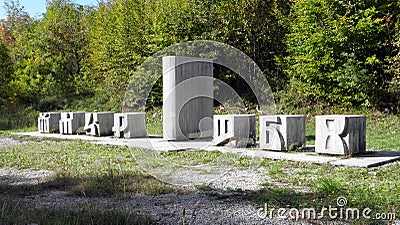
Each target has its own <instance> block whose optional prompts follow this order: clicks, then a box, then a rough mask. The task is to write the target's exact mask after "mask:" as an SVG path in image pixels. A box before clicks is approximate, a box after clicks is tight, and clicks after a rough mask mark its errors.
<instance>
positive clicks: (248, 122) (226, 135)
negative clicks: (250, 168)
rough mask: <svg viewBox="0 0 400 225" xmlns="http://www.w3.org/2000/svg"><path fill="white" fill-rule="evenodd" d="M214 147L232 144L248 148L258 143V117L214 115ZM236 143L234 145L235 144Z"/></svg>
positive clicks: (251, 115) (248, 115) (250, 115)
mask: <svg viewBox="0 0 400 225" xmlns="http://www.w3.org/2000/svg"><path fill="white" fill-rule="evenodd" d="M213 121H214V137H213V144H214V145H224V144H226V143H228V142H231V145H233V146H234V147H246V146H247V145H249V144H255V141H256V116H255V115H253V114H228V115H214V120H213ZM233 142H234V143H233Z"/></svg>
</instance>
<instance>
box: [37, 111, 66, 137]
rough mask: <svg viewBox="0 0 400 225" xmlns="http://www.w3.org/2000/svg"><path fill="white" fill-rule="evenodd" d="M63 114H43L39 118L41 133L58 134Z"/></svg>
mask: <svg viewBox="0 0 400 225" xmlns="http://www.w3.org/2000/svg"><path fill="white" fill-rule="evenodd" d="M60 118H61V114H60V113H58V112H41V113H39V117H38V129H39V132H41V133H58V132H59V121H60Z"/></svg>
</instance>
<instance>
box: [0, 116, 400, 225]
mask: <svg viewBox="0 0 400 225" xmlns="http://www.w3.org/2000/svg"><path fill="white" fill-rule="evenodd" d="M160 117H161V114H160V113H157V112H152V114H150V115H148V124H149V128H148V129H149V133H151V134H160V131H161V130H160V127H161V120H160V119H159V118H160ZM367 118H368V119H367V148H368V149H374V150H391V151H400V137H399V134H400V127H399V123H400V117H399V116H395V115H387V114H380V113H375V114H373V113H371V114H368V115H367ZM313 126H314V122H313V120H312V119H310V121H308V122H307V140H308V144H313V141H312V140H313V137H314V135H315V134H314V130H313ZM3 135H9V132H3ZM28 141H29V142H28V143H30V144H25V145H17V146H11V147H0V167H1V168H11V167H12V168H19V169H33V170H40V169H45V170H50V171H53V172H54V175H53V176H52V177H51V179H49V180H48V181H46V182H44V183H42V184H40V185H31V186H29V185H26V186H22V187H18V188H15V187H13V186H11V185H7V184H1V185H0V193H3V196H7V197H3V198H2V199H1V200H0V207H1V206H2V207H1V208H0V210H1V211H0V223H2V222H5V223H10V222H15V223H21V224H23V223H28V222H29V221H32V218H34V221H38V222H39V224H52V223H53V224H54V223H56V224H70V223H75V222H73V221H78V222H77V223H76V224H78V223H81V224H85V223H94V224H101V223H103V224H108V223H120V224H139V223H144V224H146V223H148V222H149V221H150V218H147V217H145V216H141V215H137V214H134V213H131V212H125V211H124V210H122V209H121V210H119V209H113V210H104V209H101V208H98V207H97V206H92V205H88V206H85V207H83V208H77V209H70V210H67V211H63V212H62V213H60V212H59V211H57V209H35V210H34V209H24V207H20V205H19V204H22V203H20V202H16V200H15V198H16V197H17V196H28V195H32V194H40V193H43V192H45V191H49V190H63V191H67V192H68V193H69V194H70V195H71V196H84V197H110V198H119V199H124V198H129V197H130V196H132V195H135V194H138V193H140V194H146V195H159V194H164V193H170V192H180V193H181V192H185V190H184V189H182V188H180V187H177V186H172V185H168V184H165V183H163V182H160V181H158V180H156V179H154V178H153V177H151V176H149V175H147V174H146V173H145V172H144V171H143V170H142V169H141V168H140V167H139V166H138V164H137V163H136V161H135V159H134V157H133V154H132V152H131V150H130V149H129V148H126V147H111V146H98V145H94V144H90V143H87V142H82V141H46V140H40V139H29V140H28ZM32 143H35V144H32ZM162 154H163V157H165V158H166V159H168V160H170V161H173V162H175V163H176V164H179V165H184V164H185V163H190V164H191V165H193V164H202V163H210V162H213V161H215V160H216V159H218V157H219V156H220V154H221V153H219V152H204V151H197V150H194V151H190V152H170V153H162ZM226 158H228V159H231V160H230V161H229V160H228V161H227V162H228V163H230V165H231V166H234V167H236V168H237V169H241V170H242V169H249V168H251V167H252V166H253V164H255V163H254V162H252V160H253V159H250V158H243V157H240V158H237V156H234V155H228V156H226ZM257 163H258V164H259V165H260V166H261V167H263V168H264V169H265V171H266V172H265V176H266V177H268V182H266V183H264V184H263V188H262V189H261V190H259V191H254V192H251V193H248V198H249V199H251V200H252V201H254V202H255V203H256V204H259V205H260V206H263V205H264V204H266V203H267V204H268V205H270V206H271V207H275V208H280V207H289V208H291V207H295V208H298V209H302V208H308V207H314V208H316V209H321V208H322V207H327V206H328V205H332V206H336V200H337V199H338V198H339V197H345V198H346V199H347V205H346V207H354V208H359V209H364V208H367V207H368V208H371V210H372V213H371V216H372V217H373V216H374V215H375V214H376V213H397V216H400V192H399V190H400V172H399V171H400V164H399V163H393V164H391V165H389V166H386V167H382V168H375V169H361V168H347V167H337V166H329V165H316V164H309V163H299V162H288V161H281V160H268V159H265V160H262V161H260V162H257ZM277 183H279V184H285V185H286V186H285V187H284V188H283V187H281V186H279V185H277ZM294 187H302V188H303V189H304V190H307V191H298V190H297V189H295V188H294ZM199 188H200V189H201V190H203V191H207V188H204V187H199ZM48 215H50V216H48ZM102 221H104V222H102ZM387 222H388V221H387V220H374V219H370V220H357V221H351V223H356V224H357V223H360V224H362V223H365V224H387Z"/></svg>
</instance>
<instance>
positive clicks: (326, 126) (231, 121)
mask: <svg viewBox="0 0 400 225" xmlns="http://www.w3.org/2000/svg"><path fill="white" fill-rule="evenodd" d="M259 123H260V127H259V132H260V146H259V147H260V148H261V149H268V150H275V151H287V150H293V149H296V148H301V147H303V146H305V142H306V118H305V116H303V115H273V116H260V117H259ZM255 128H256V116H255V115H246V114H245V115H217V116H214V137H213V143H214V144H215V145H218V144H225V143H226V142H227V141H230V142H234V145H235V146H236V147H243V146H246V145H247V144H248V140H253V141H254V142H255V139H256V129H255ZM365 151H366V118H365V116H357V115H325V116H316V128H315V152H317V153H322V154H333V155H356V154H359V153H362V152H365Z"/></svg>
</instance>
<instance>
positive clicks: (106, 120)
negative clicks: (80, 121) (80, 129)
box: [84, 112, 114, 136]
mask: <svg viewBox="0 0 400 225" xmlns="http://www.w3.org/2000/svg"><path fill="white" fill-rule="evenodd" d="M113 125H114V113H112V112H95V113H85V127H84V129H85V131H86V135H92V136H107V135H112V126H113Z"/></svg>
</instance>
